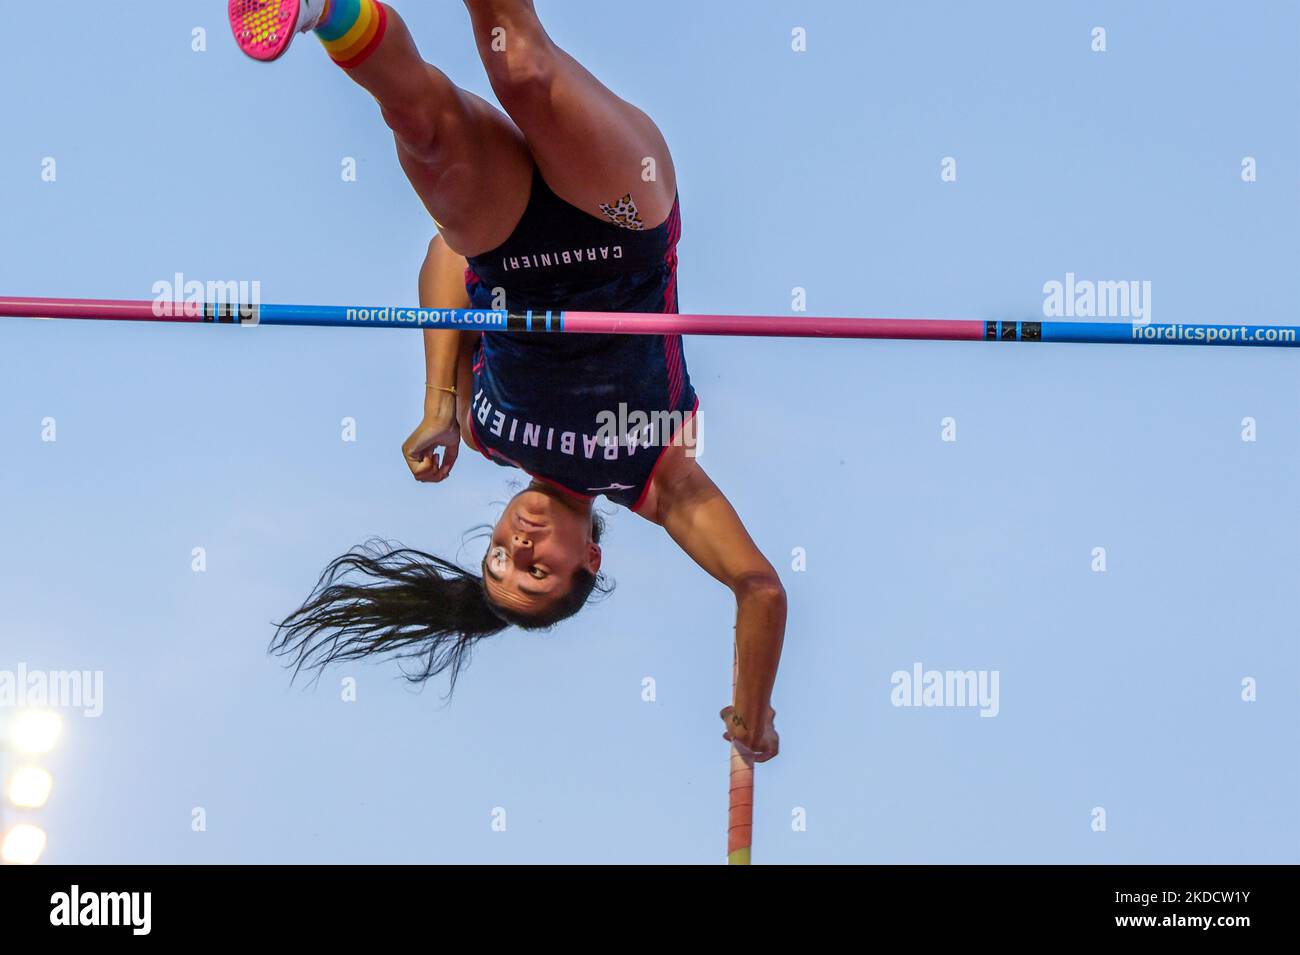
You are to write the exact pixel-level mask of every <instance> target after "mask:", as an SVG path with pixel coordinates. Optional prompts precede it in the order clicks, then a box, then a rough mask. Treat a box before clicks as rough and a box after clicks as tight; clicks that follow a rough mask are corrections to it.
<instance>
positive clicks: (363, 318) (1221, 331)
mask: <svg viewBox="0 0 1300 955" xmlns="http://www.w3.org/2000/svg"><path fill="white" fill-rule="evenodd" d="M0 318H45V319H63V318H69V319H92V320H100V321H128V322H180V323H187V322H188V323H195V324H216V325H298V326H311V327H319V328H419V329H429V328H433V329H437V328H442V329H457V330H461V331H490V332H537V333H551V334H579V335H584V334H585V335H594V334H606V335H741V336H754V337H762V338H878V339H900V340H904V339H905V340H923V341H996V342H1063V343H1072V344H1112V345H1118V344H1128V345H1236V346H1255V347H1273V348H1279V347H1280V348H1296V347H1300V326H1295V325H1247V324H1227V323H1224V324H1210V325H1184V324H1179V323H1156V322H1148V323H1141V322H1056V321H1022V320H1010V319H1005V320H1003V319H1000V320H996V321H986V320H983V319H965V320H961V319H932V318H813V317H810V316H803V315H667V314H658V313H630V312H564V311H524V312H511V311H505V310H492V309H472V308H470V309H458V308H406V307H399V306H377V307H365V306H345V305H238V304H216V305H214V304H186V305H181V304H175V303H171V302H146V301H118V300H104V299H52V298H2V297H0Z"/></svg>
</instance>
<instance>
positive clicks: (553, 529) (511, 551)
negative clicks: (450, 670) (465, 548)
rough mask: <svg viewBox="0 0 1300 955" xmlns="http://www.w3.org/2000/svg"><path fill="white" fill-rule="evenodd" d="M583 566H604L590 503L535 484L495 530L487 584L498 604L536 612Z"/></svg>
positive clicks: (485, 565) (591, 568)
mask: <svg viewBox="0 0 1300 955" xmlns="http://www.w3.org/2000/svg"><path fill="white" fill-rule="evenodd" d="M580 567H585V568H586V569H587V570H589V571H591V572H592V573H593V574H594V573H596V571H598V570H599V569H600V546H599V545H598V544H596V543H595V542H594V541H593V540H592V539H591V511H590V508H589V507H584V506H582V505H574V504H571V503H570V502H568V501H567V500H565V499H563V498H561V497H560V496H559V492H556V491H552V490H550V489H543V488H539V487H538V486H537V485H533V486H532V487H530V488H528V490H526V491H521V492H520V493H518V494H516V495H515V496H514V498H513V499H511V501H510V503H509V505H507V507H506V510H505V513H504V514H502V515H501V520H499V521H497V525H496V527H494V528H493V529H492V541H491V543H490V544H488V551H487V555H486V556H485V557H484V558H483V583H484V586H486V587H487V592H488V596H489V597H490V598H491V599H492V602H493V603H495V604H497V605H499V606H502V607H505V608H507V609H509V610H513V611H515V612H517V613H523V614H536V613H540V612H542V611H544V610H545V609H547V608H548V607H549V606H550V605H551V604H552V603H554V602H555V601H556V600H559V599H561V598H563V597H564V595H565V594H567V593H568V592H569V591H570V589H571V588H572V586H573V575H574V573H575V572H576V571H577V570H578V569H579V568H580Z"/></svg>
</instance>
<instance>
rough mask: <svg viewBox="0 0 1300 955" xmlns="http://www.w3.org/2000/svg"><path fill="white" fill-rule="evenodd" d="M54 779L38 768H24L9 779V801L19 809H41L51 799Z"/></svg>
mask: <svg viewBox="0 0 1300 955" xmlns="http://www.w3.org/2000/svg"><path fill="white" fill-rule="evenodd" d="M53 785H54V777H53V776H51V775H50V774H49V773H47V772H46V771H45V770H43V769H41V768H39V767H37V766H24V767H23V768H22V769H20V770H18V771H17V772H15V773H14V774H13V776H11V777H10V779H9V801H10V802H11V803H13V804H14V805H15V806H17V807H18V808H19V809H40V808H41V807H42V806H44V805H45V802H46V800H48V799H49V798H50V788H51V787H52V786H53Z"/></svg>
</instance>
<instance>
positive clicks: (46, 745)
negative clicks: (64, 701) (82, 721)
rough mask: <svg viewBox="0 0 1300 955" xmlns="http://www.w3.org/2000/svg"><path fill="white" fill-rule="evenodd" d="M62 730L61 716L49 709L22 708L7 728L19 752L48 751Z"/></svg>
mask: <svg viewBox="0 0 1300 955" xmlns="http://www.w3.org/2000/svg"><path fill="white" fill-rule="evenodd" d="M62 732H63V717H61V716H59V714H58V713H53V712H51V711H49V710H23V711H22V712H21V713H19V714H18V715H17V716H16V717H15V718H14V721H13V725H12V726H10V728H9V739H10V742H11V743H12V744H13V747H14V749H16V750H18V752H20V753H48V752H49V751H50V750H52V749H54V744H55V743H57V742H58V741H59V735H60V734H61V733H62Z"/></svg>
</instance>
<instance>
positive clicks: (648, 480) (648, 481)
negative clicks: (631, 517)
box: [631, 395, 700, 514]
mask: <svg viewBox="0 0 1300 955" xmlns="http://www.w3.org/2000/svg"><path fill="white" fill-rule="evenodd" d="M699 410H700V399H699V396H698V395H697V396H696V397H695V406H694V407H692V408H691V410H690V413H689V414H688V415H687V416H686V417H685V418H683V419H682V427H681V429H680V430H679V431H678V432H677V434H674V435H673V436H672V438H671V439H670V440H669V441H668V442H667V443H666V444H665V445H664V447H663V450H662V451H660V452H659V457H657V458H655V463H654V467H652V468H651V469H650V476H649V477H647V478H646V479H645V487H643V488H641V494H640V496H638V497H637V499H636V503H635V504H633V505H632V507H631V511H632V513H633V514H635V513H636V512H637V511H639V510H641V505H642V504H644V503H645V499H646V495H647V494H649V493H650V488H652V487H654V483H655V475H656V474H658V473H659V465H661V464H663V463H664V455H665V454H667V453H668V449H669V448H671V447H672V446H673V441H675V440H677V435H678V434H681V433H682V431H684V430H686V423H687V422H688V421H690V420H691V419H692V418H694V417H695V413H696V412H697V411H699Z"/></svg>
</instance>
